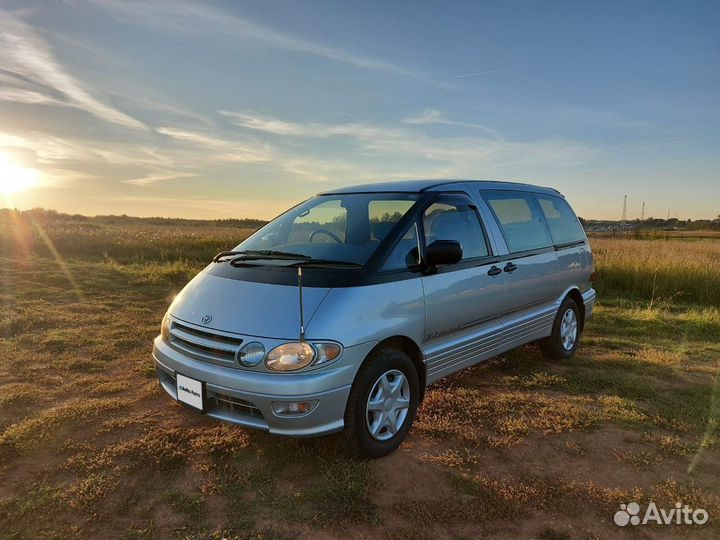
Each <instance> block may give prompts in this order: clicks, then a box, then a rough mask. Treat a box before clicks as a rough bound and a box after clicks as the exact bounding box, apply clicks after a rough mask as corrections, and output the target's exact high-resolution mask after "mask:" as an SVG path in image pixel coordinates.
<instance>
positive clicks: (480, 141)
mask: <svg viewBox="0 0 720 540" xmlns="http://www.w3.org/2000/svg"><path fill="white" fill-rule="evenodd" d="M220 112H221V114H223V115H224V116H226V117H227V118H229V119H230V120H231V122H233V123H234V124H235V125H237V126H238V127H242V128H245V129H250V130H254V131H262V132H265V133H268V134H270V135H273V136H276V137H279V138H280V139H279V140H282V139H284V138H288V137H291V138H295V139H300V140H303V139H317V138H322V139H325V138H335V137H339V138H346V139H349V140H351V141H355V143H356V147H355V148H354V150H353V153H352V155H350V156H349V159H350V160H356V161H357V160H358V158H360V157H361V156H364V157H368V156H375V157H378V156H383V157H384V161H385V163H386V164H387V165H390V167H385V169H386V170H387V169H388V168H390V169H391V167H392V163H393V162H395V161H396V160H397V159H399V158H411V159H415V160H417V159H421V160H428V161H430V162H435V163H436V164H437V163H438V162H439V163H444V166H443V167H442V169H441V170H447V171H466V174H467V171H468V170H477V169H481V168H482V167H484V166H485V167H487V166H491V165H493V166H494V165H498V164H504V165H510V166H515V165H522V164H536V165H542V166H547V165H550V164H553V163H555V164H556V163H564V164H577V163H579V162H582V161H584V160H587V159H589V158H590V157H591V156H592V155H594V153H595V150H594V149H592V148H590V147H588V146H586V145H584V144H582V143H578V142H576V141H572V140H559V139H545V140H537V141H512V140H507V139H505V138H504V137H503V136H502V135H501V134H500V133H498V132H497V131H495V130H492V129H488V128H485V127H484V126H481V125H478V124H473V123H464V122H457V121H454V120H451V119H449V118H447V117H446V116H445V115H444V113H442V112H440V111H436V110H426V111H424V112H423V113H421V114H420V115H417V116H414V117H409V118H405V119H404V120H403V123H404V124H405V126H406V127H399V126H397V125H376V124H368V123H342V124H325V123H317V122H289V121H287V120H283V119H279V118H275V117H272V116H268V115H261V114H257V113H253V112H251V111H220ZM427 124H448V125H453V126H464V127H469V128H473V129H478V130H480V131H482V132H483V134H482V135H475V136H457V135H452V136H441V135H429V134H427V133H425V132H423V131H421V130H419V129H418V128H420V127H422V126H424V125H427ZM411 128H412V129H411ZM310 165H312V164H310ZM303 169H304V170H305V172H309V171H308V169H307V167H303ZM365 170H366V171H367V168H366V169H365ZM432 170H437V166H436V165H433V166H432Z"/></svg>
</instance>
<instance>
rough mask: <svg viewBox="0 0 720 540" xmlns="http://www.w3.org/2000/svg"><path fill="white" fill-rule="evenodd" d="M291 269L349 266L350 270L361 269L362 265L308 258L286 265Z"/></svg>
mask: <svg viewBox="0 0 720 540" xmlns="http://www.w3.org/2000/svg"><path fill="white" fill-rule="evenodd" d="M288 266H289V267H291V268H298V267H301V266H302V267H305V266H349V267H351V268H362V267H363V265H362V264H360V263H355V262H349V261H337V260H334V259H312V258H308V259H306V260H304V261H299V262H296V263H293V264H289V265H288Z"/></svg>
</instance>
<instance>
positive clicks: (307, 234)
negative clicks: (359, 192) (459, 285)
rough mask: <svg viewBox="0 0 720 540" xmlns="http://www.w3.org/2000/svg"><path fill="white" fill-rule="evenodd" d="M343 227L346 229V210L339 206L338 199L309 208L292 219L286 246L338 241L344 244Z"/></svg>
mask: <svg viewBox="0 0 720 540" xmlns="http://www.w3.org/2000/svg"><path fill="white" fill-rule="evenodd" d="M345 227H347V209H345V208H343V207H342V206H340V201H339V200H338V199H335V200H330V201H327V202H324V203H322V204H318V205H317V206H314V207H312V208H310V209H309V210H308V211H307V212H303V213H301V214H299V215H297V216H296V217H295V219H293V221H292V224H291V225H290V234H289V236H288V244H296V243H299V242H333V243H337V241H338V239H339V240H341V241H342V242H345ZM328 233H332V235H331V234H328ZM333 235H334V236H333ZM311 236H312V238H311Z"/></svg>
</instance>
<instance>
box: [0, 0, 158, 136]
mask: <svg viewBox="0 0 720 540" xmlns="http://www.w3.org/2000/svg"><path fill="white" fill-rule="evenodd" d="M0 50H2V51H3V56H2V69H3V72H4V74H5V77H4V79H5V84H7V80H8V79H9V78H14V83H15V85H14V87H12V88H7V87H5V88H4V92H3V93H2V95H0V98H1V99H5V100H11V101H18V102H22V103H28V102H31V103H35V104H38V103H44V104H53V105H60V104H63V105H66V106H70V107H76V108H78V109H81V110H83V111H86V112H88V113H90V114H92V115H94V116H96V117H97V118H100V119H102V120H105V121H107V122H111V123H113V124H119V125H122V126H125V127H129V128H133V129H146V126H145V125H144V124H143V123H142V122H140V121H139V120H137V119H135V118H133V117H131V116H129V115H127V114H125V113H124V112H122V111H120V110H118V109H116V108H114V107H112V106H111V105H108V104H106V103H103V102H102V101H100V100H99V99H97V98H96V97H95V96H93V95H92V93H91V92H90V91H89V90H88V89H87V88H86V87H85V85H84V84H83V83H81V82H80V81H79V80H77V79H76V78H75V77H73V76H72V75H71V74H70V73H68V72H67V71H66V70H65V68H64V67H63V66H62V65H60V63H58V62H57V60H56V59H55V57H54V56H53V54H52V52H51V50H50V48H49V47H48V45H47V44H46V43H45V42H44V41H43V40H42V39H41V38H40V37H39V36H37V35H36V34H35V33H34V32H33V30H32V29H31V28H30V26H28V25H27V24H26V23H24V22H23V21H21V20H20V19H19V18H17V17H16V16H14V15H13V14H11V13H9V12H7V11H4V10H0ZM38 88H46V89H51V90H52V91H53V92H54V93H55V94H56V95H52V94H47V93H42V92H40V91H39V90H38Z"/></svg>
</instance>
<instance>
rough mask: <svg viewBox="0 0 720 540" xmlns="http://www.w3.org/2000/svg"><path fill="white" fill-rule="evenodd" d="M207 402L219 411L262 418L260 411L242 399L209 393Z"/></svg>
mask: <svg viewBox="0 0 720 540" xmlns="http://www.w3.org/2000/svg"><path fill="white" fill-rule="evenodd" d="M208 401H209V402H210V404H211V406H212V405H214V406H215V407H218V408H221V409H228V410H230V411H233V412H238V413H242V414H247V415H249V416H254V417H257V418H262V417H263V414H262V412H260V409H258V408H257V407H256V406H255V405H253V404H252V403H250V402H249V401H245V400H244V399H240V398H236V397H232V396H228V395H225V394H216V393H215V392H209V393H208Z"/></svg>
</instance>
